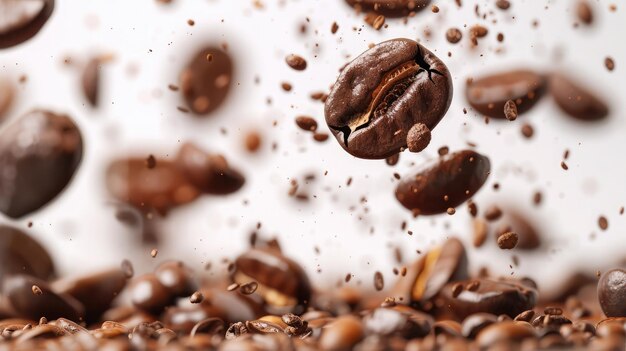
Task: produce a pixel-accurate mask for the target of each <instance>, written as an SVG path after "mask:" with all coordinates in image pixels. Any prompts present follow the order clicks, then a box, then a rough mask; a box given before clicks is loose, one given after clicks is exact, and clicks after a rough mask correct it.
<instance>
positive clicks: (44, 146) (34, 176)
mask: <svg viewBox="0 0 626 351" xmlns="http://www.w3.org/2000/svg"><path fill="white" fill-rule="evenodd" d="M82 155H83V142H82V137H81V134H80V131H79V130H78V127H77V126H76V125H75V124H74V122H73V121H72V120H71V119H70V118H69V117H68V116H65V115H57V114H55V113H53V112H49V111H44V110H35V111H31V112H29V113H27V114H26V115H24V116H22V117H21V118H19V119H18V120H17V121H15V122H13V123H12V124H10V125H8V126H7V127H6V128H3V129H2V131H1V132H0V169H2V175H1V176H0V212H2V213H4V214H5V215H7V216H9V217H12V218H18V217H21V216H24V215H26V214H28V213H31V212H33V211H35V210H38V209H39V208H41V207H43V206H44V205H46V204H47V203H48V202H50V201H51V200H52V199H54V198H55V197H56V196H57V195H59V193H61V191H63V189H64V188H65V187H66V186H67V185H68V183H69V182H70V180H71V179H72V176H73V175H74V173H75V171H76V169H77V168H78V165H79V164H80V161H81V158H82Z"/></svg>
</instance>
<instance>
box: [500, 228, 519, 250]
mask: <svg viewBox="0 0 626 351" xmlns="http://www.w3.org/2000/svg"><path fill="white" fill-rule="evenodd" d="M517 241H518V238H517V234H516V233H514V232H506V233H502V235H500V236H498V247H499V248H500V249H502V250H511V249H514V248H515V246H516V245H517Z"/></svg>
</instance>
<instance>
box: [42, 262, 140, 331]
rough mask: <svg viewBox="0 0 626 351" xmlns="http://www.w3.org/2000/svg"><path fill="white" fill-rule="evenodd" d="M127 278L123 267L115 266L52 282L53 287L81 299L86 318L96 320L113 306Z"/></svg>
mask: <svg viewBox="0 0 626 351" xmlns="http://www.w3.org/2000/svg"><path fill="white" fill-rule="evenodd" d="M127 279H128V278H127V277H126V274H125V273H124V271H122V269H120V268H114V269H109V270H106V271H102V272H97V273H93V274H90V275H85V276H81V277H77V278H65V279H61V280H58V281H56V282H54V283H52V289H53V290H54V291H56V292H57V293H61V294H67V295H70V296H72V297H74V298H75V299H76V300H78V301H80V302H81V303H82V304H83V306H85V320H86V321H88V322H94V321H96V320H98V318H100V316H101V315H102V313H103V312H104V311H106V310H107V309H108V308H109V307H110V306H111V302H112V301H113V300H114V299H115V298H116V297H117V295H118V294H119V293H120V292H121V291H122V290H123V289H124V287H125V286H126V282H127Z"/></svg>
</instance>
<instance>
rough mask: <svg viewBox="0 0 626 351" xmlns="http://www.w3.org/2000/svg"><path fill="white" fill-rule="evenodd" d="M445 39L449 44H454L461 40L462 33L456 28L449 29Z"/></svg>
mask: <svg viewBox="0 0 626 351" xmlns="http://www.w3.org/2000/svg"><path fill="white" fill-rule="evenodd" d="M446 39H447V40H448V42H450V43H451V44H456V43H458V42H460V41H461V39H463V33H461V30H459V29H458V28H450V29H448V30H447V31H446Z"/></svg>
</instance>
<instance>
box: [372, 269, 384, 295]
mask: <svg viewBox="0 0 626 351" xmlns="http://www.w3.org/2000/svg"><path fill="white" fill-rule="evenodd" d="M374 288H376V290H377V291H381V290H383V289H384V288H385V280H384V277H383V274H382V273H380V272H378V271H377V272H376V273H374Z"/></svg>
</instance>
